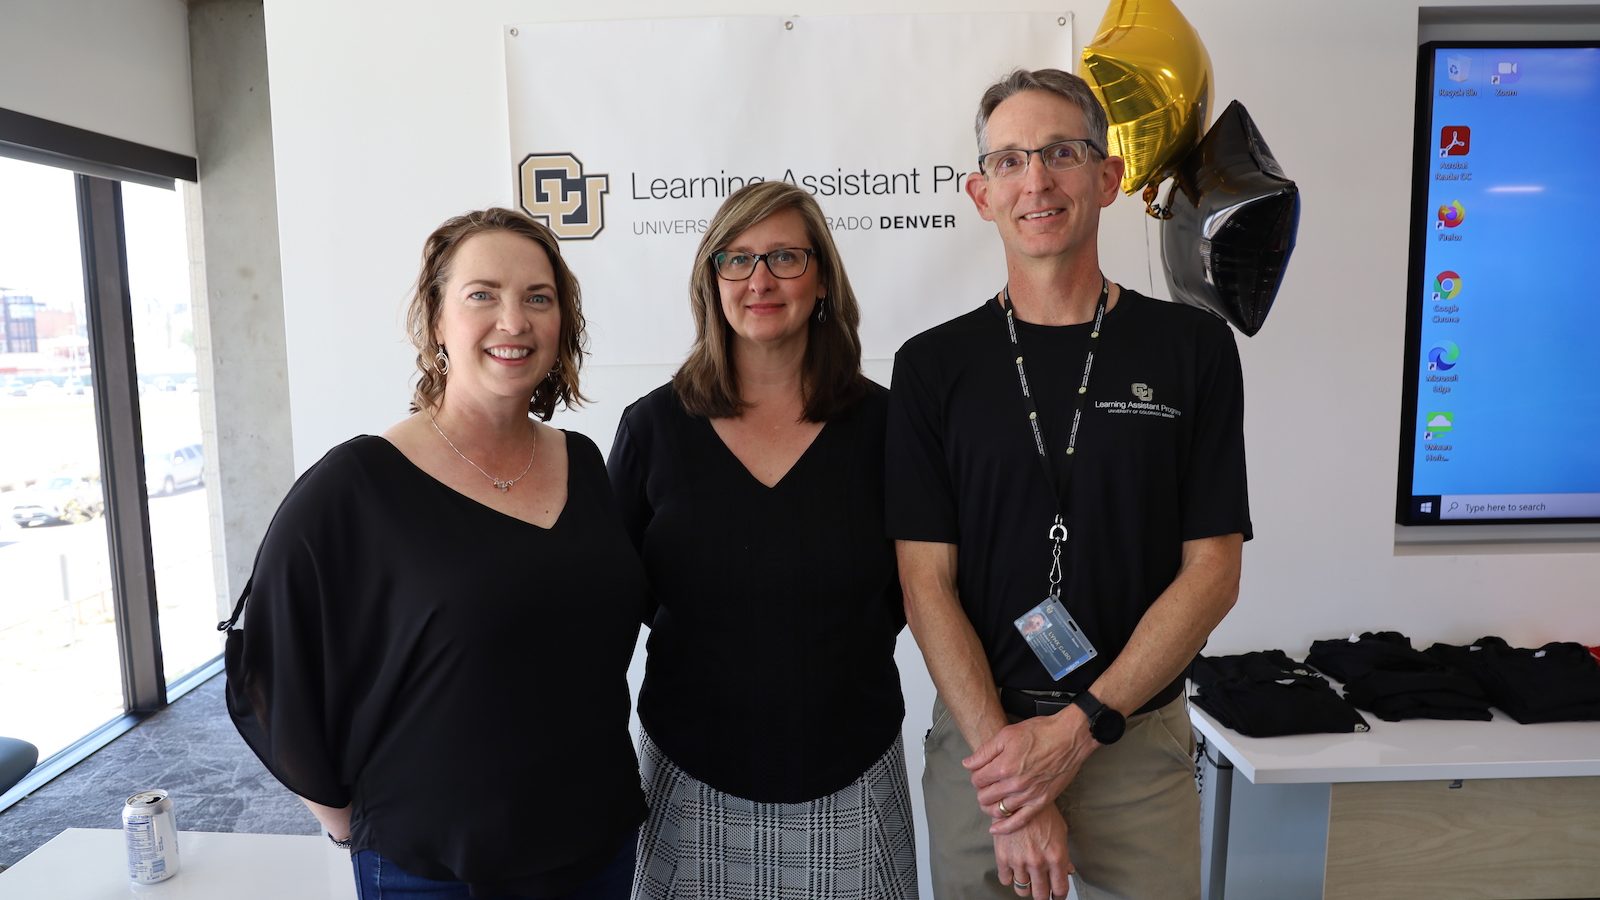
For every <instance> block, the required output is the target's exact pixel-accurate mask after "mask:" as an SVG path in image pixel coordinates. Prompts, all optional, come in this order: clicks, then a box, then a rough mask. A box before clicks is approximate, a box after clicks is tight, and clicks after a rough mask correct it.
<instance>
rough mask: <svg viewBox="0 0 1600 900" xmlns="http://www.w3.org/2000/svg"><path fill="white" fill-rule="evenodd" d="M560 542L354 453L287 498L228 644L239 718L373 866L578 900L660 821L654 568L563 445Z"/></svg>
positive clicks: (331, 461)
mask: <svg viewBox="0 0 1600 900" xmlns="http://www.w3.org/2000/svg"><path fill="white" fill-rule="evenodd" d="M567 460H568V476H567V484H568V489H567V502H566V506H565V508H564V509H563V510H562V512H561V515H560V517H559V518H558V519H557V520H556V522H555V523H554V525H553V526H552V527H550V528H548V529H545V528H540V527H538V526H536V525H532V524H530V523H528V522H524V521H522V520H520V519H517V518H514V517H511V516H507V515H504V514H503V513H500V512H497V511H495V510H493V509H490V508H489V507H487V506H484V505H482V504H480V503H478V502H477V501H475V500H472V499H471V498H469V497H467V496H465V495H463V494H460V493H458V492H456V491H454V490H452V489H451V488H449V487H447V486H445V485H444V484H443V483H441V482H439V481H437V480H436V479H434V478H433V477H432V476H430V475H428V474H427V473H425V472H423V471H422V470H421V469H419V468H417V467H416V466H415V465H414V464H412V463H411V462H410V460H408V459H406V457H405V456H404V455H403V454H401V453H400V451H399V450H398V449H396V448H395V447H394V445H392V444H390V443H389V442H388V441H386V440H384V439H382V438H379V437H371V436H363V437H358V438H354V439H352V440H350V441H348V442H346V443H344V444H341V445H340V446H338V447H335V448H334V449H333V450H331V451H329V452H328V454H327V455H326V456H324V457H323V458H322V460H321V461H320V462H318V463H317V464H316V465H314V466H312V467H311V468H310V469H309V470H307V471H306V473H305V474H304V475H303V476H301V478H300V479H299V481H297V482H296V483H295V486H294V487H293V488H292V489H291V490H290V491H289V494H288V496H287V497H286V498H285V499H284V501H283V505H282V506H281V507H280V508H279V510H278V513H277V516H276V517H275V518H274V519H273V521H272V526H271V528H270V529H269V530H268V532H267V536H266V538H265V539H264V540H263V542H262V545H261V550H260V553H259V554H258V555H257V557H256V564H255V572H254V574H253V575H252V578H251V586H250V587H249V588H247V589H246V590H247V592H248V594H249V596H248V601H247V605H246V606H245V612H244V619H243V625H242V630H241V631H239V632H237V633H235V634H234V635H231V636H230V648H229V654H228V656H229V658H228V707H229V711H230V712H231V713H232V714H233V717H234V722H235V724H236V725H237V726H238V728H239V732H240V734H241V735H243V736H244V738H245V741H246V742H247V743H248V744H249V745H250V746H251V748H252V749H253V750H255V751H256V753H257V754H258V755H259V756H260V757H261V759H262V761H263V762H264V763H265V764H266V766H267V768H268V769H269V770H271V772H272V773H273V775H275V776H277V778H278V779H279V780H280V781H282V782H283V783H284V785H285V786H286V787H288V788H289V789H290V790H292V791H294V792H295V793H297V794H299V795H300V796H302V797H306V798H308V799H311V800H314V801H316V802H318V803H322V804H325V805H328V806H333V807H341V806H344V805H346V804H349V803H353V804H354V809H353V813H352V814H353V819H352V826H353V840H354V847H355V849H357V850H362V849H371V850H376V851H378V852H379V853H380V854H382V855H383V856H385V857H387V858H389V859H391V860H393V861H395V862H396V863H397V864H399V865H400V866H401V867H402V868H404V869H406V870H407V871H410V872H412V873H414V874H417V875H421V876H424V877H429V878H436V879H452V880H458V881H465V882H468V883H469V884H470V885H472V887H473V889H474V890H475V892H477V893H480V894H505V893H513V894H530V895H534V896H545V895H549V894H557V893H565V892H567V891H570V890H572V889H573V888H575V887H576V886H577V885H578V884H580V883H582V882H583V881H584V880H586V879H587V878H589V877H591V876H592V875H594V874H595V873H596V872H598V870H599V869H600V867H601V866H602V865H603V864H604V863H606V862H607V861H609V860H610V859H611V858H612V857H613V856H614V855H615V854H616V853H617V851H618V850H619V849H620V847H621V846H622V842H623V840H624V838H625V837H626V836H628V835H629V834H630V833H631V831H632V829H633V828H634V827H635V826H637V825H638V824H639V823H640V822H641V821H642V820H643V817H644V797H643V793H642V791H641V789H640V785H639V774H638V761H637V758H636V757H635V755H634V750H633V742H632V739H631V737H630V735H629V730H628V716H629V697H628V684H627V670H628V664H629V662H630V660H631V659H632V654H633V645H634V641H635V639H636V638H637V635H638V628H639V624H638V623H639V618H640V615H641V611H642V610H643V609H644V604H645V582H644V572H643V570H642V568H641V566H640V564H639V560H638V558H637V556H636V555H635V553H634V551H633V548H632V547H631V546H630V544H629V541H628V537H627V535H626V534H625V533H624V531H623V529H622V526H621V523H620V522H619V520H618V518H617V515H616V513H615V510H614V509H613V507H612V503H611V491H610V485H609V483H608V482H607V480H606V473H605V468H604V465H603V463H602V461H601V458H600V452H599V450H598V449H596V447H595V445H594V443H593V442H591V441H590V440H589V439H588V438H585V437H584V436H582V435H579V434H575V433H572V432H568V433H567Z"/></svg>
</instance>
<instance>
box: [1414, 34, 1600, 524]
mask: <svg viewBox="0 0 1600 900" xmlns="http://www.w3.org/2000/svg"><path fill="white" fill-rule="evenodd" d="M1432 94H1433V99H1432V108H1433V113H1432V123H1431V128H1430V135H1431V141H1430V144H1431V151H1430V153H1429V157H1428V159H1429V167H1430V170H1429V191H1428V198H1429V203H1428V210H1427V213H1426V215H1425V217H1424V218H1425V220H1424V221H1422V222H1418V223H1414V225H1415V227H1416V228H1418V229H1421V230H1422V231H1423V232H1424V234H1423V238H1424V240H1425V242H1426V243H1425V246H1426V248H1427V249H1426V252H1425V254H1424V259H1425V261H1426V262H1425V271H1424V276H1423V284H1422V285H1421V286H1420V290H1418V291H1416V295H1415V296H1413V297H1411V298H1410V301H1411V302H1414V303H1418V304H1420V305H1421V307H1422V312H1423V315H1422V330H1421V347H1420V348H1419V351H1420V352H1419V353H1418V354H1417V356H1418V359H1419V362H1418V366H1417V371H1416V372H1415V373H1413V374H1414V377H1415V378H1417V379H1418V381H1417V418H1416V421H1415V423H1414V425H1415V432H1414V435H1413V437H1414V439H1415V451H1414V457H1413V479H1412V494H1413V495H1425V494H1505V493H1512V494H1515V493H1569V492H1577V493H1593V492H1600V379H1597V378H1596V372H1595V365H1596V353H1595V346H1596V342H1597V340H1600V296H1597V291H1596V288H1595V287H1592V286H1590V285H1589V284H1588V282H1587V280H1586V279H1587V278H1588V276H1587V275H1585V274H1584V273H1585V272H1587V271H1588V266H1589V264H1590V263H1600V239H1597V235H1600V228H1597V227H1596V223H1591V222H1589V221H1588V217H1589V212H1588V210H1589V205H1588V204H1589V203H1590V202H1592V201H1593V199H1594V197H1595V196H1596V194H1597V193H1600V49H1596V48H1506V49H1501V48H1495V49H1488V48H1471V49H1460V48H1439V49H1437V50H1436V53H1435V60H1434V78H1433V91H1432Z"/></svg>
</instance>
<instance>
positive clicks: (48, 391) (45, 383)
mask: <svg viewBox="0 0 1600 900" xmlns="http://www.w3.org/2000/svg"><path fill="white" fill-rule="evenodd" d="M63 393H64V391H63V390H62V388H61V385H59V384H56V383H55V381H53V380H51V379H49V378H41V379H39V380H38V381H35V382H34V383H33V384H30V385H28V396H29V397H59V396H61V395H62V394H63Z"/></svg>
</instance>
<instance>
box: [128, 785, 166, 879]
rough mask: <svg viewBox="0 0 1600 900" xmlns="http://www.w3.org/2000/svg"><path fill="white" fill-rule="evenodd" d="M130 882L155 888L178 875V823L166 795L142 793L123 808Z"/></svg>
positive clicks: (163, 793)
mask: <svg viewBox="0 0 1600 900" xmlns="http://www.w3.org/2000/svg"><path fill="white" fill-rule="evenodd" d="M122 835H123V837H124V838H126V839H127V842H128V880H130V881H132V882H133V883H134V884H155V883H156V882H158V881H166V880H167V879H168V878H171V877H172V876H174V875H176V874H178V820H177V819H176V818H175V817H174V816H173V814H172V800H171V798H169V797H168V796H167V792H166V791H161V790H156V791H140V792H139V793H137V794H134V795H133V796H132V797H129V798H128V802H127V803H125V804H123V807H122Z"/></svg>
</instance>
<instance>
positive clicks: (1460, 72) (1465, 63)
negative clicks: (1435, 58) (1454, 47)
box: [1444, 56, 1472, 82]
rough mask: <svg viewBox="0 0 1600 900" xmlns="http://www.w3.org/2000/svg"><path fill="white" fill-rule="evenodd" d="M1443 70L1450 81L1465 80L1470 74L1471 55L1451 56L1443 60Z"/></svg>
mask: <svg viewBox="0 0 1600 900" xmlns="http://www.w3.org/2000/svg"><path fill="white" fill-rule="evenodd" d="M1444 72H1445V74H1446V75H1448V76H1449V77H1450V80H1451V81H1456V82H1460V81H1466V80H1467V79H1468V78H1470V77H1471V74H1472V57H1470V56H1451V57H1448V58H1447V59H1445V61H1444Z"/></svg>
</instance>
